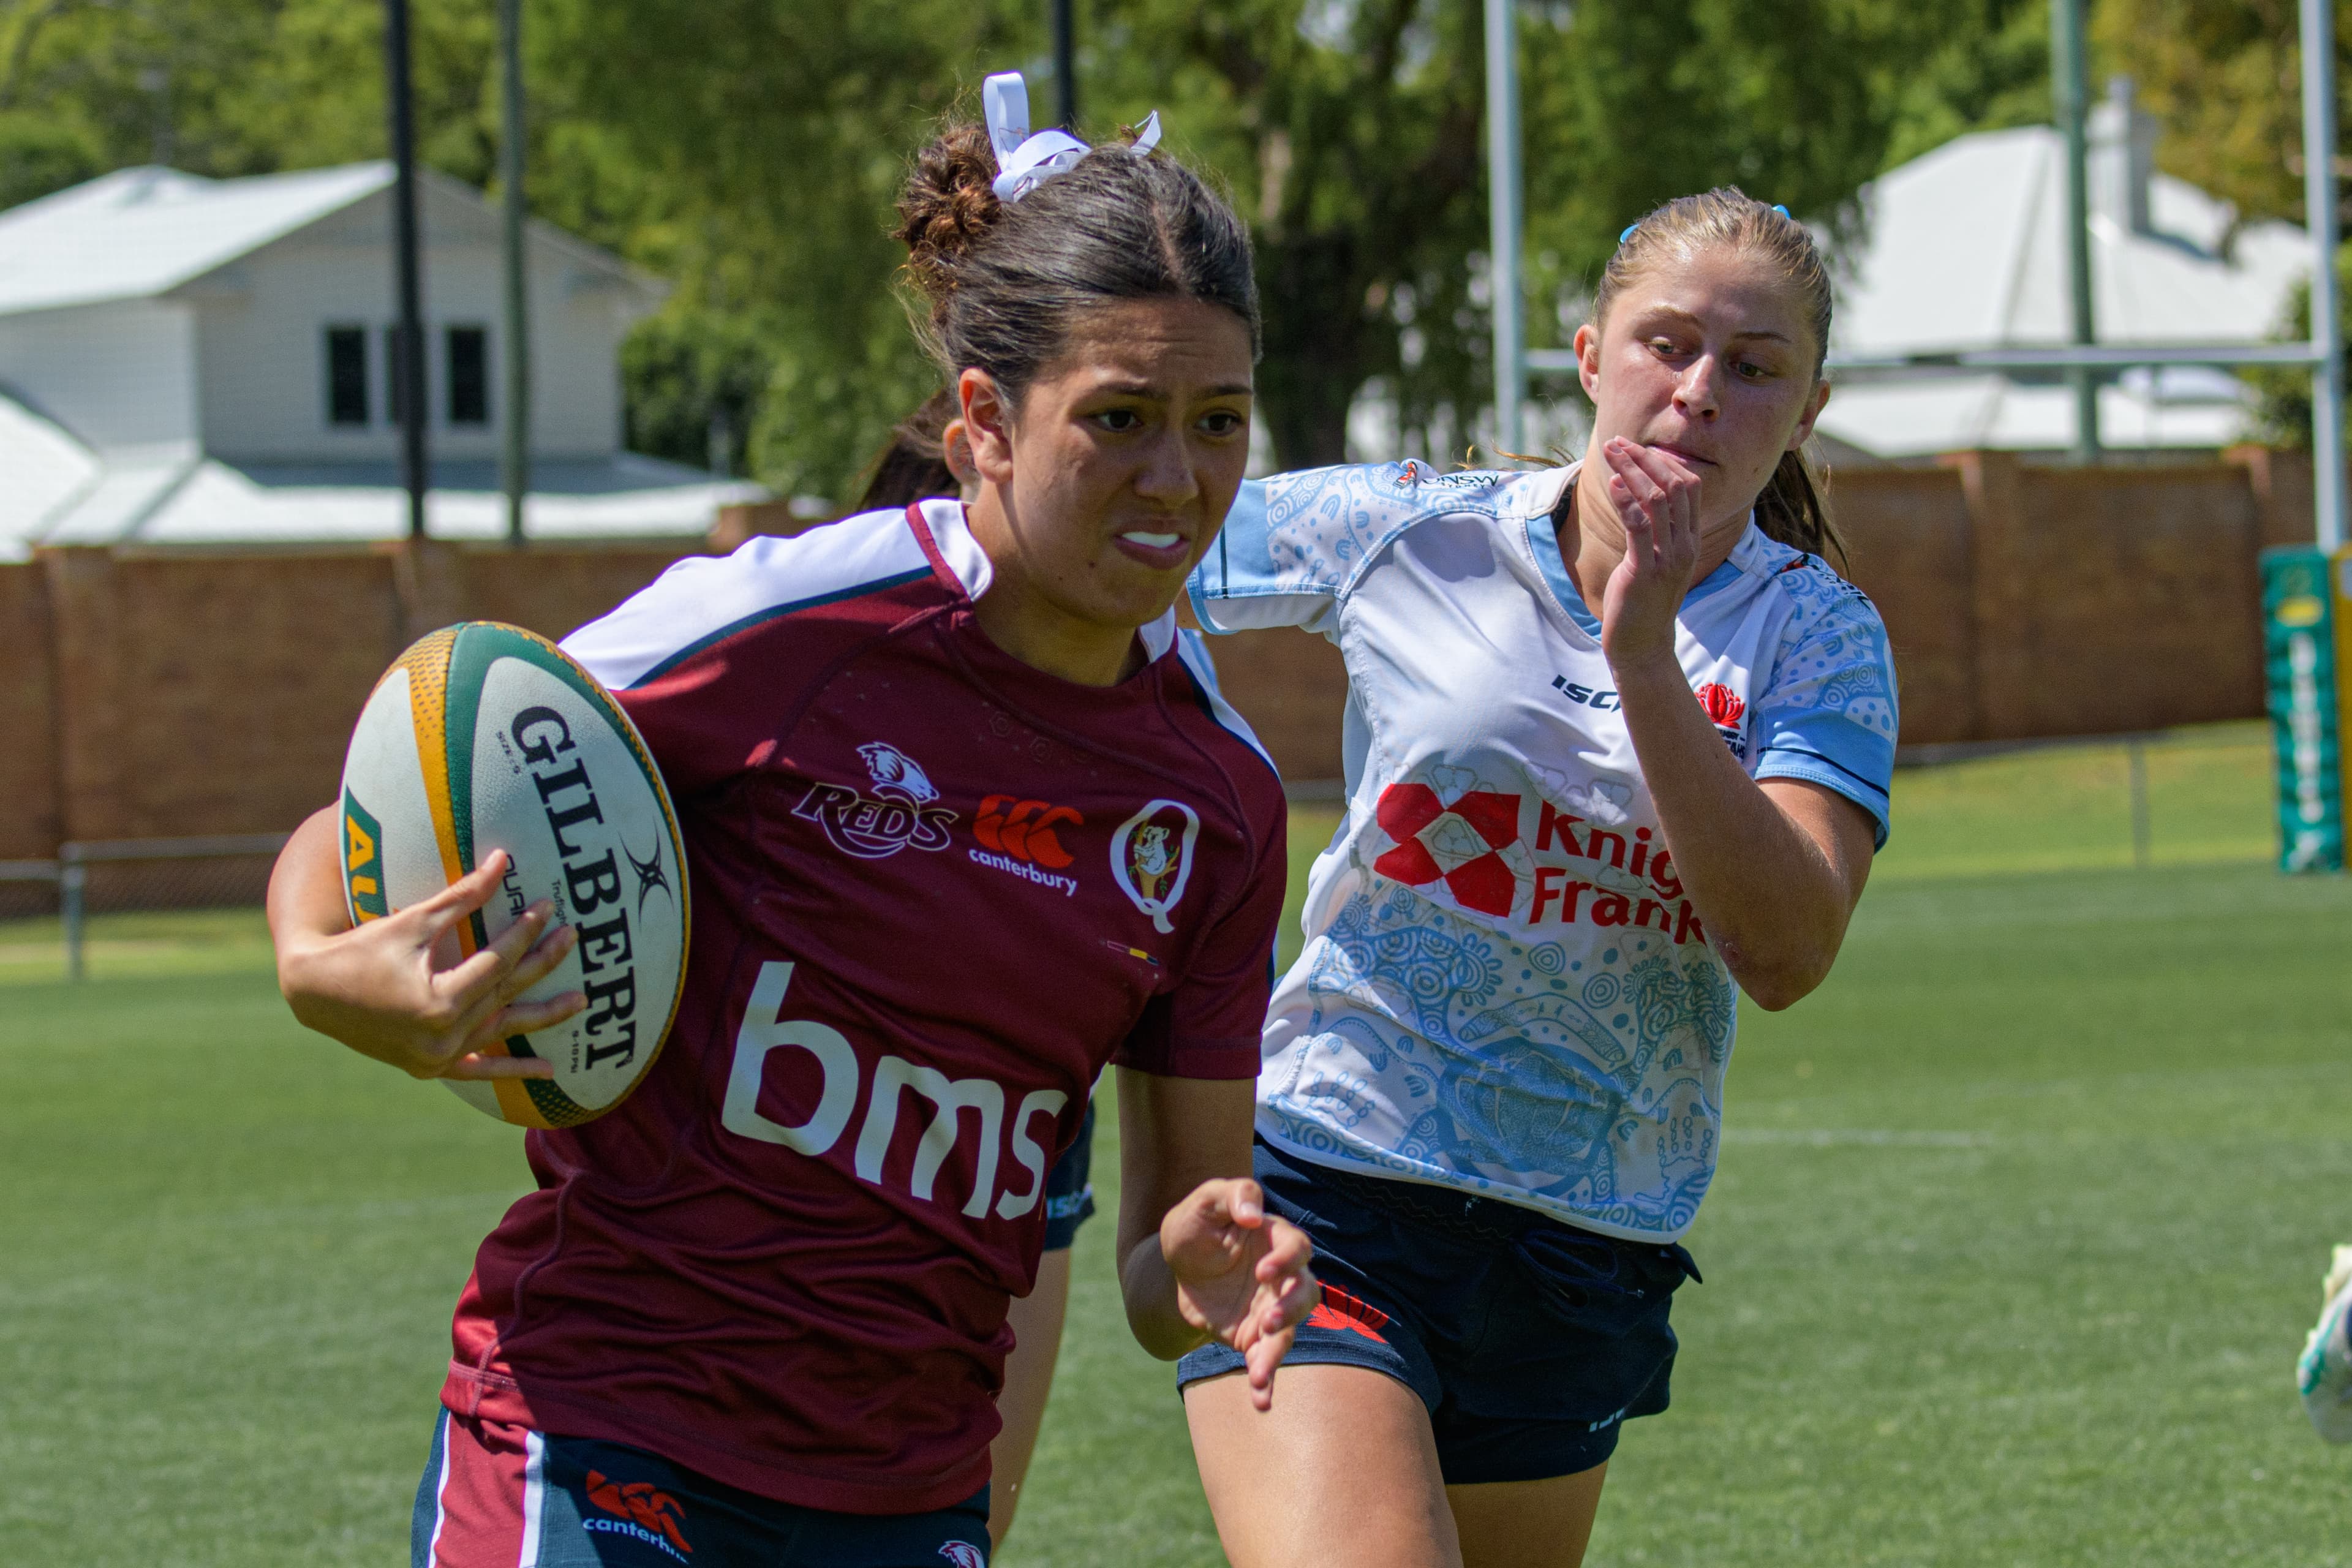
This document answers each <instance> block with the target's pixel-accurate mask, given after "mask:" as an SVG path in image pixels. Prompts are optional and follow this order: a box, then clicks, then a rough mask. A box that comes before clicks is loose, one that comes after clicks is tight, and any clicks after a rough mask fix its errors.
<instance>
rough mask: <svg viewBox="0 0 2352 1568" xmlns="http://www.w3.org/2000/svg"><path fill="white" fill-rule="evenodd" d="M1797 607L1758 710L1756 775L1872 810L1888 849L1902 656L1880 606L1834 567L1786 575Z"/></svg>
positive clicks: (1879, 840) (1880, 841)
mask: <svg viewBox="0 0 2352 1568" xmlns="http://www.w3.org/2000/svg"><path fill="white" fill-rule="evenodd" d="M1781 583H1782V585H1783V586H1785V587H1786V588H1788V589H1789V591H1790V594H1791V595H1792V596H1794V597H1795V598H1796V600H1797V602H1798V606H1799V607H1798V613H1797V615H1796V616H1795V617H1794V618H1793V619H1792V620H1791V621H1790V626H1789V630H1788V633H1787V635H1786V637H1785V638H1784V640H1783V642H1782V644H1781V648H1780V658H1779V660H1778V661H1777V662H1776V664H1775V665H1774V667H1773V670H1772V679H1771V683H1770V685H1769V686H1768V687H1767V688H1766V689H1765V691H1764V694H1763V696H1762V697H1761V698H1760V699H1759V700H1758V701H1757V703H1756V714H1755V724H1754V730H1753V731H1752V732H1753V733H1754V735H1755V737H1756V743H1757V749H1758V758H1757V763H1756V777H1757V778H1759V780H1760V779H1775V778H1779V779H1803V780H1805V781H1806V782H1808V783H1810V784H1820V785H1821V786H1822V787H1823V788H1824V789H1830V790H1834V791H1836V792H1837V793H1838V794H1840V795H1843V796H1845V797H1846V798H1847V799H1848V800H1851V801H1853V803H1854V804H1855V805H1859V806H1861V807H1862V808H1863V809H1864V811H1866V812H1868V813H1870V818H1871V824H1872V827H1873V841H1874V844H1875V845H1876V846H1877V847H1882V848H1883V847H1885V844H1886V833H1887V827H1888V820H1889V817H1888V808H1889V801H1888V793H1887V792H1888V790H1889V789H1890V787H1891V786H1892V785H1893V784H1894V781H1895V724H1896V710H1895V658H1894V655H1893V653H1892V652H1891V651H1890V650H1889V648H1888V647H1887V643H1886V626H1885V623H1884V622H1882V621H1881V620H1880V619H1879V618H1878V609H1877V606H1875V605H1873V604H1872V603H1871V602H1870V600H1869V599H1868V598H1866V597H1864V595H1863V593H1862V591H1861V590H1860V589H1858V588H1856V587H1854V586H1853V584H1849V583H1846V582H1844V581H1843V579H1841V578H1839V577H1837V576H1835V575H1833V574H1832V573H1830V572H1829V571H1828V570H1827V569H1826V568H1823V567H1821V566H1819V565H1813V564H1810V563H1809V564H1808V565H1806V566H1804V567H1801V568H1799V569H1797V570H1795V571H1792V572H1789V573H1785V574H1783V575H1782V577H1781Z"/></svg>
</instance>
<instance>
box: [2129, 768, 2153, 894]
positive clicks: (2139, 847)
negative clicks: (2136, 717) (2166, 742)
mask: <svg viewBox="0 0 2352 1568" xmlns="http://www.w3.org/2000/svg"><path fill="white" fill-rule="evenodd" d="M2124 751H2125V754H2126V756H2127V757H2128V758H2129V759H2130V761H2131V822H2132V866H2133V867H2134V868H2136V869H2137V870H2142V871H2145V870H2147V863H2148V858H2149V856H2150V855H2151V853H2152V852H2153V846H2152V840H2153V838H2154V832H2153V830H2152V828H2151V826H2150V825H2149V822H2148V815H2147V741H2146V740H2144V739H2143V738H2142V737H2140V736H2137V735H2134V736H2133V737H2132V738H2131V739H2130V741H2128V742H2126V744H2125V747H2124Z"/></svg>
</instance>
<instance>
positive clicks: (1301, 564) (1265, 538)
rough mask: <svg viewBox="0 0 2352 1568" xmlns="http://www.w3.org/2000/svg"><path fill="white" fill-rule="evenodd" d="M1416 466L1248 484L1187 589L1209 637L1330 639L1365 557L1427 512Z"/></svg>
mask: <svg viewBox="0 0 2352 1568" xmlns="http://www.w3.org/2000/svg"><path fill="white" fill-rule="evenodd" d="M1424 472H1425V470H1424V469H1423V468H1420V467H1418V466H1416V465H1414V464H1411V463H1383V464H1378V465H1371V466H1358V465H1349V466H1348V467H1345V468H1306V469H1302V470H1300V471H1299V472H1297V473H1295V474H1276V475H1275V476H1274V477H1273V478H1272V479H1251V480H1249V481H1248V482H1246V483H1244V485H1243V486H1242V489H1241V494H1240V495H1239V496H1237V497H1236V498H1234V508H1233V510H1232V511H1231V512H1229V513H1227V514H1226V517H1225V526H1224V529H1223V531H1222V532H1220V533H1219V534H1218V535H1217V537H1216V540H1215V541H1214V542H1213V543H1211V544H1210V546H1209V552H1208V553H1207V554H1206V555H1204V556H1202V558H1201V564H1200V565H1199V566H1198V567H1197V568H1195V569H1194V570H1193V573H1192V582H1191V583H1190V584H1188V586H1189V588H1190V590H1191V593H1192V609H1193V613H1194V614H1195V615H1197V616H1200V618H1201V624H1202V626H1205V627H1207V628H1208V629H1209V630H1210V631H1212V632H1238V631H1248V630H1252V629H1254V628H1256V627H1261V626H1301V627H1304V628H1305V629H1307V631H1310V632H1319V633H1322V634H1323V635H1325V636H1327V637H1328V636H1330V635H1332V634H1333V633H1334V632H1335V631H1336V630H1337V620H1338V617H1337V615H1336V611H1337V609H1338V605H1339V599H1340V597H1341V596H1342V595H1344V594H1345V592H1346V591H1347V588H1348V585H1349V584H1350V583H1351V582H1352V581H1353V580H1354V578H1355V574H1356V572H1357V570H1358V568H1360V566H1361V565H1362V564H1363V562H1364V559H1365V557H1366V556H1367V555H1368V554H1369V553H1370V552H1371V551H1372V549H1373V548H1374V547H1375V546H1377V545H1378V544H1379V542H1381V540H1383V539H1385V538H1386V537H1388V535H1389V534H1391V532H1393V531H1395V530H1396V528H1398V527H1399V526H1401V525H1402V524H1403V523H1404V522H1406V521H1410V520H1411V519H1412V518H1413V517H1414V516H1417V515H1419V514H1420V513H1421V512H1423V511H1424V510H1427V508H1426V504H1425V502H1424V500H1423V497H1422V496H1421V495H1420V494H1419V493H1418V489H1419V487H1418V483H1417V481H1418V480H1419V479H1420V478H1421V476H1422V475H1423V473H1424Z"/></svg>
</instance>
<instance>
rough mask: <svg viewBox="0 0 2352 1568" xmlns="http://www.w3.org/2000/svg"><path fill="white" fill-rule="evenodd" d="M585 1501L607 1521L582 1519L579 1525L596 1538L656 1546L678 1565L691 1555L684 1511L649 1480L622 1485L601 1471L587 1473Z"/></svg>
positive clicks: (675, 1501)
mask: <svg viewBox="0 0 2352 1568" xmlns="http://www.w3.org/2000/svg"><path fill="white" fill-rule="evenodd" d="M588 1500H589V1501H590V1502H592V1503H594V1504H595V1505H596V1507H597V1508H598V1509H599V1510H602V1511H603V1512H604V1513H607V1514H610V1515H612V1516H613V1517H612V1518H610V1519H583V1520H582V1521H580V1522H581V1523H582V1524H583V1526H585V1527H586V1528H587V1529H588V1530H589V1531H593V1532H594V1533H596V1534H599V1535H625V1536H627V1537H628V1538H629V1539H631V1540H632V1541H639V1542H644V1543H645V1544H646V1545H648V1546H653V1547H657V1548H659V1549H660V1550H661V1551H662V1552H666V1553H667V1554H668V1555H669V1556H671V1557H675V1558H676V1559H677V1561H679V1562H680V1563H683V1562H685V1561H686V1560H687V1558H688V1557H690V1556H692V1555H693V1553H694V1548H693V1547H691V1546H688V1544H687V1543H686V1531H685V1529H684V1528H683V1527H684V1525H685V1523H686V1510H684V1509H682V1508H680V1507H678V1503H677V1499H676V1498H674V1497H672V1496H670V1495H669V1493H667V1492H666V1491H660V1490H657V1489H656V1488H655V1486H654V1484H653V1483H652V1482H651V1481H630V1482H627V1483H626V1484H624V1483H622V1482H619V1481H615V1480H613V1479H609V1478H607V1477H606V1476H605V1474H604V1471H602V1470H591V1471H589V1472H588Z"/></svg>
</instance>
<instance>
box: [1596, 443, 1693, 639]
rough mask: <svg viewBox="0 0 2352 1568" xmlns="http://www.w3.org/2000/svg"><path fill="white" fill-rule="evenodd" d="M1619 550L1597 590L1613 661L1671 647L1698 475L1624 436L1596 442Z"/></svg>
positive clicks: (1687, 576)
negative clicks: (1621, 535)
mask: <svg viewBox="0 0 2352 1568" xmlns="http://www.w3.org/2000/svg"><path fill="white" fill-rule="evenodd" d="M1601 458H1602V460H1604V461H1605V462H1606V463H1607V464H1608V465H1609V501H1610V504H1611V505H1612V506H1613V507H1615V508H1616V509H1617V516H1618V519H1619V521H1622V523H1623V524H1624V525H1625V558H1624V559H1623V560H1622V561H1620V562H1619V563H1617V569H1616V570H1615V571H1613V572H1612V573H1611V574H1609V582H1608V585H1607V586H1606V587H1604V588H1603V589H1602V590H1601V649H1602V651H1603V652H1604V653H1606V654H1607V655H1608V658H1609V662H1610V663H1611V664H1612V666H1622V665H1623V664H1626V663H1629V662H1636V661H1639V660H1641V659H1643V658H1651V657H1655V656H1659V655H1664V657H1666V658H1673V657H1674V652H1675V616H1676V615H1677V614H1678V613H1679V612H1680V611H1681V609H1682V603H1683V595H1685V594H1687V593H1689V592H1690V586H1691V577H1692V575H1693V574H1694V573H1696V570H1697V568H1698V535H1699V515H1698V503H1699V479H1698V476H1697V475H1696V474H1694V473H1693V472H1691V470H1690V469H1689V468H1686V467H1685V466H1684V464H1683V463H1682V462H1681V461H1680V460H1679V459H1677V458H1675V455H1674V454H1673V453H1671V452H1667V451H1664V450H1663V449H1661V448H1659V447H1644V446H1643V445H1642V444H1641V443H1640V442H1638V441H1628V440H1626V439H1625V438H1624V437H1622V436H1619V437H1612V438H1611V439H1610V440H1609V441H1608V442H1607V443H1605V444H1604V445H1603V446H1602V447H1601Z"/></svg>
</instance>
